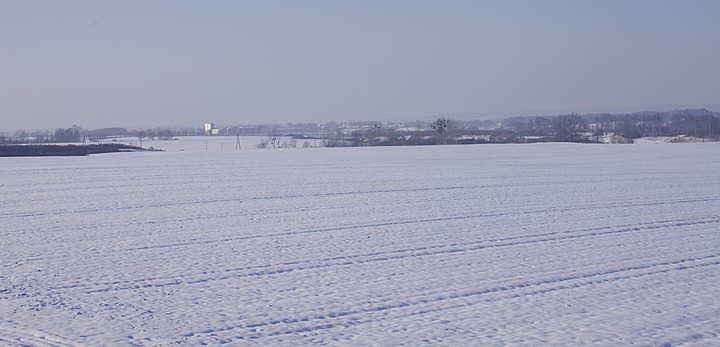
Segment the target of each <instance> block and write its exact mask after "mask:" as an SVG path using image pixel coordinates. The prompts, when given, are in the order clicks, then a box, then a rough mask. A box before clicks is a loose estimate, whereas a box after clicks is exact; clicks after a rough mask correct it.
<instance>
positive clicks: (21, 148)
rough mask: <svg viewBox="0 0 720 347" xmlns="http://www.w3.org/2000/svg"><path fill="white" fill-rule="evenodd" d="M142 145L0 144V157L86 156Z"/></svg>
mask: <svg viewBox="0 0 720 347" xmlns="http://www.w3.org/2000/svg"><path fill="white" fill-rule="evenodd" d="M140 150H143V149H142V148H140V147H134V146H128V145H123V144H116V143H110V144H91V145H86V146H75V145H64V146H63V145H4V146H0V157H46V156H85V155H90V154H99V153H116V152H128V151H140Z"/></svg>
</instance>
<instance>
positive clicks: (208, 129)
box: [204, 123, 220, 135]
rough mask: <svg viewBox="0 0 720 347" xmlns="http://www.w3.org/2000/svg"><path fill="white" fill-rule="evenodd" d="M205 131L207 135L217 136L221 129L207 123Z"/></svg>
mask: <svg viewBox="0 0 720 347" xmlns="http://www.w3.org/2000/svg"><path fill="white" fill-rule="evenodd" d="M204 129H205V135H217V134H219V133H220V129H218V128H216V127H215V123H205V126H204Z"/></svg>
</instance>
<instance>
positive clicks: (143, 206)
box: [0, 179, 720, 219]
mask: <svg viewBox="0 0 720 347" xmlns="http://www.w3.org/2000/svg"><path fill="white" fill-rule="evenodd" d="M621 181H632V180H628V179H625V180H622V179H618V180H613V182H614V183H617V182H621ZM588 182H593V183H597V182H595V181H578V182H562V183H558V184H557V185H563V186H565V185H568V184H583V183H588ZM547 185H548V183H547V182H537V183H525V184H496V185H472V186H451V187H434V188H405V189H380V190H357V191H347V192H330V193H306V194H287V195H266V196H244V197H235V198H223V199H206V200H194V201H177V202H165V203H154V204H138V205H133V206H111V207H108V208H89V209H75V210H67V211H47V212H19V213H8V214H0V219H5V218H27V217H40V216H59V215H66V214H75V213H89V212H103V211H109V210H110V211H113V212H118V211H122V210H136V209H141V210H143V209H149V208H157V207H180V206H189V205H198V204H213V203H230V202H244V201H254V200H260V201H266V200H277V199H308V198H321V197H328V196H340V197H341V196H346V195H373V194H387V193H412V192H434V191H452V190H474V189H492V188H508V187H512V188H523V187H532V186H547ZM707 199H709V200H704V199H695V200H687V201H688V202H693V201H699V202H702V201H712V200H720V199H718V198H707Z"/></svg>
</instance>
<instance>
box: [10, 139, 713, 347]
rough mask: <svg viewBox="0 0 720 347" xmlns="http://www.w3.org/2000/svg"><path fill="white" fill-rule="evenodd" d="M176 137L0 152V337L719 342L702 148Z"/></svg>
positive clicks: (50, 341)
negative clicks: (31, 154)
mask: <svg viewBox="0 0 720 347" xmlns="http://www.w3.org/2000/svg"><path fill="white" fill-rule="evenodd" d="M226 140H227V139H226ZM183 141H186V139H181V140H180V141H171V142H172V144H171V145H170V146H174V147H173V150H168V151H167V152H143V153H118V154H104V155H95V156H89V157H71V158H68V157H62V158H61V157H48V158H0V201H1V202H2V210H0V250H1V252H0V264H1V266H0V345H3V344H6V345H18V346H24V345H31V346H35V345H38V346H43V345H48V346H99V345H140V346H162V345H171V344H172V345H175V344H188V345H200V344H221V343H230V344H232V345H278V346H295V345H348V346H377V345H393V346H395V345H398V346H399V345H410V346H418V345H456V346H459V345H528V346H534V345H592V346H617V345H630V344H633V345H641V346H643V345H648V346H658V345H666V346H667V345H671V346H676V345H687V346H709V345H718V344H720V337H718V335H720V299H719V298H718V295H717V293H718V291H719V290H720V278H719V277H720V234H719V231H718V226H719V225H720V213H719V212H718V211H720V185H719V184H718V183H717V181H718V178H720V175H719V174H718V172H719V170H720V156H718V152H719V151H720V143H688V144H652V145H644V144H635V145H579V144H532V145H467V146H427V147H383V148H381V147H367V148H296V149H282V150H273V149H265V150H259V149H254V148H252V149H242V150H239V151H237V150H234V139H232V140H230V141H229V142H228V144H229V146H230V147H229V148H228V147H227V146H223V149H222V150H220V149H219V148H215V149H214V150H210V147H212V146H209V149H208V150H205V145H204V141H202V140H196V141H195V142H194V143H189V144H187V143H186V144H183V143H182V142H183ZM198 141H202V142H201V143H202V145H198ZM185 145H186V146H185ZM150 146H154V147H156V148H163V146H162V142H161V141H158V142H157V143H153V144H150ZM216 147H219V146H216ZM181 148H182V149H183V151H180V150H179V149H181ZM243 148H246V147H243Z"/></svg>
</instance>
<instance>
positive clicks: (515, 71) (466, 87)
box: [0, 0, 720, 130]
mask: <svg viewBox="0 0 720 347" xmlns="http://www.w3.org/2000/svg"><path fill="white" fill-rule="evenodd" d="M719 84H720V1H717V0H707V1H701V0H678V1H663V0H648V1H643V0H603V1H584V0H568V1H550V0H548V1H539V0H532V1H481V0H471V1H421V0H411V1H402V0H392V1H387V0H381V1H372V0H362V1H338V0H332V1H313V0H303V1H296V0H293V1H265V0H263V1H239V0H238V1H99V0H97V1H25V0H22V1H13V0H5V1H1V2H0V119H2V125H0V129H6V130H7V129H21V128H22V129H29V130H31V129H41V128H45V129H52V128H57V127H67V126H71V125H72V124H78V125H83V126H85V127H86V128H99V127H109V126H123V127H145V126H200V125H201V124H202V123H204V122H207V121H213V122H215V123H217V124H219V125H234V124H249V123H285V122H325V121H346V120H381V121H383V120H407V119H431V118H432V117H434V116H437V115H451V116H459V117H462V116H464V115H465V116H467V115H471V116H472V115H493V114H513V113H515V114H523V113H531V112H535V111H538V110H578V111H581V110H584V109H590V108H623V107H630V106H642V105H666V104H720V87H719Z"/></svg>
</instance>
